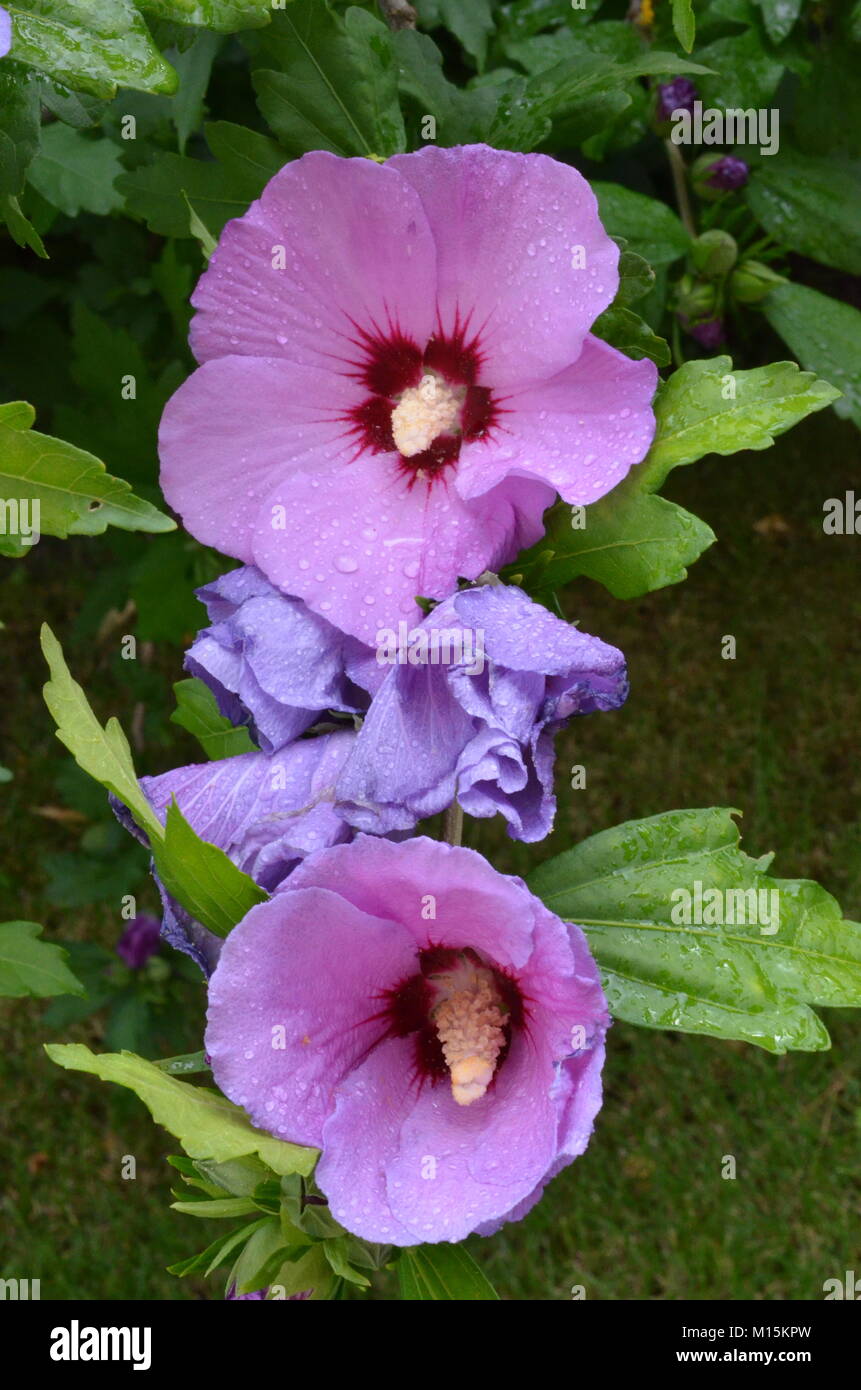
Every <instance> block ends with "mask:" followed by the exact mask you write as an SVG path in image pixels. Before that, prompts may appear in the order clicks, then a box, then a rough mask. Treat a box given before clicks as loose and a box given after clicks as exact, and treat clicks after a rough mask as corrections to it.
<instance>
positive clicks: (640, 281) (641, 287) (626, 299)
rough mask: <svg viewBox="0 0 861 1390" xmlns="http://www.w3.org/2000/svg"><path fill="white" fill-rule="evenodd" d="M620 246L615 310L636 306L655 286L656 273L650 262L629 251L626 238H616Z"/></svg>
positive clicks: (614, 301) (614, 302)
mask: <svg viewBox="0 0 861 1390" xmlns="http://www.w3.org/2000/svg"><path fill="white" fill-rule="evenodd" d="M613 240H614V241H616V242H617V243H618V245H619V250H620V255H619V288H618V290H617V291H616V298H615V299H614V300H613V308H617V307H625V306H626V305H628V304H634V303H635V302H636V301H637V300H638V299H642V298H643V296H644V295H647V294H649V293H650V292H651V291H652V290H653V289H654V286H655V278H656V277H655V272H654V271H653V269H652V267H651V266H650V265H649V262H648V261H647V260H645V259H644V258H643V257H642V256H638V255H637V253H636V252H635V251H629V250H628V243H627V242H626V241H625V238H624V237H614V238H613Z"/></svg>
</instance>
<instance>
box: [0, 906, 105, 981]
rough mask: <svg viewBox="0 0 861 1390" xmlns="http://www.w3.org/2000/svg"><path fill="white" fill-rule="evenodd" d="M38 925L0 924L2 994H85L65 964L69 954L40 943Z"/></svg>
mask: <svg viewBox="0 0 861 1390" xmlns="http://www.w3.org/2000/svg"><path fill="white" fill-rule="evenodd" d="M41 934H42V928H41V926H39V925H38V923H36V922H0V995H5V996H6V997H7V998H11V999H21V998H23V997H24V996H25V995H33V996H35V997H37V998H40V999H43V998H46V997H47V996H48V995H52V994H77V995H83V994H84V992H85V991H84V986H83V985H82V984H81V982H80V980H78V979H76V978H75V976H74V975H73V974H72V972H71V970H70V969H69V967H68V966H67V965H66V963H65V962H66V957H67V955H68V952H67V951H64V950H63V948H62V947H61V946H53V945H52V944H51V943H50V942H49V941H40V940H39V937H40V936H41Z"/></svg>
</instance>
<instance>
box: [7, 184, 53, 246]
mask: <svg viewBox="0 0 861 1390" xmlns="http://www.w3.org/2000/svg"><path fill="white" fill-rule="evenodd" d="M0 221H2V222H5V223H6V226H7V228H8V230H9V235H10V236H11V238H12V240H13V241H14V242H15V243H16V245H18V246H24V247H26V248H27V249H28V250H30V251H35V253H36V255H37V256H38V257H39V258H40V259H41V260H43V261H46V260H47V259H48V253H47V251H46V250H45V244H44V242H43V241H42V238H41V237H40V236H39V233H38V232H37V231H36V228H35V227H34V226H33V224H32V222H30V221H28V219H27V218H26V217H25V216H24V214H23V212H22V211H21V205H20V203H19V202H18V199H17V198H14V197H13V196H12V194H11V193H6V194H4V195H3V196H0Z"/></svg>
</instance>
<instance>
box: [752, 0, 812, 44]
mask: <svg viewBox="0 0 861 1390" xmlns="http://www.w3.org/2000/svg"><path fill="white" fill-rule="evenodd" d="M756 4H757V5H758V6H759V8H760V9H761V10H762V17H763V19H764V20H765V27H766V29H767V30H768V37H769V38H770V39H771V41H772V43H782V42H783V40H784V39H785V38H786V36H787V35H788V34H789V33H790V32H791V30H792V29H793V28H794V26H795V24H796V22H797V20H798V16H799V15H800V14H801V4H802V0H756Z"/></svg>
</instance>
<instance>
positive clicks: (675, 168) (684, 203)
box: [664, 140, 697, 238]
mask: <svg viewBox="0 0 861 1390" xmlns="http://www.w3.org/2000/svg"><path fill="white" fill-rule="evenodd" d="M664 147H665V149H666V151H667V158H668V159H669V161H670V170H671V172H672V175H673V188H674V189H675V193H676V202H677V203H678V205H679V216H680V217H681V219H682V222H683V223H684V227H685V231H686V232H687V234H688V236H689V237H691V238H693V237H695V236H696V234H697V226H696V223H695V222H694V213H693V208H692V207H691V199H690V194H689V193H688V176H687V169H686V167H685V161H684V160H683V159H682V152H681V150H680V149H679V147H678V145H674V144H673V142H672V140H665V141H664Z"/></svg>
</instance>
